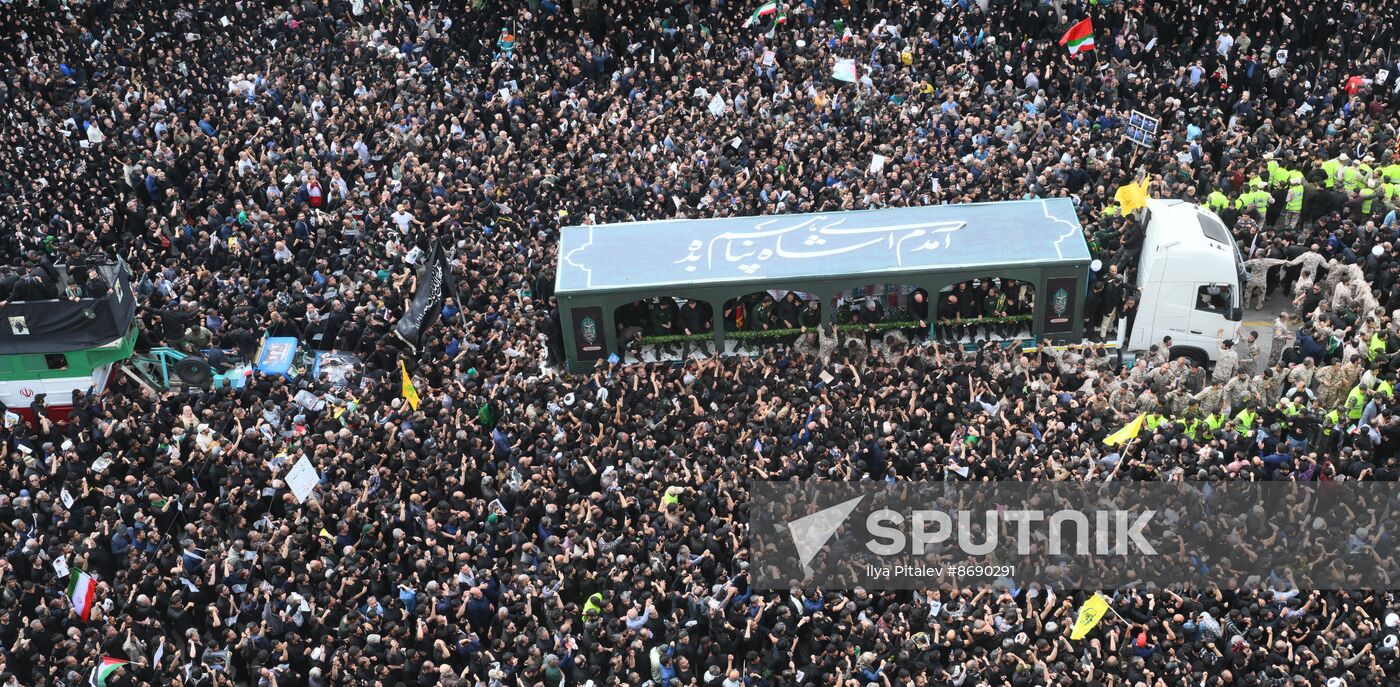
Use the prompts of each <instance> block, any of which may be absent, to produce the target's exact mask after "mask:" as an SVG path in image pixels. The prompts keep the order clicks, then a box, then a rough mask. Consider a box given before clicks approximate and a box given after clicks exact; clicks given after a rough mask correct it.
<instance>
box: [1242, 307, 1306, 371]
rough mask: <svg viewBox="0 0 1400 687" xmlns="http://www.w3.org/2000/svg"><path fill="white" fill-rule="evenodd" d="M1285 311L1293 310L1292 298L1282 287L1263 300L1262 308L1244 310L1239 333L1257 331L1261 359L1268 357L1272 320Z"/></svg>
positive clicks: (1271, 335) (1245, 334)
mask: <svg viewBox="0 0 1400 687" xmlns="http://www.w3.org/2000/svg"><path fill="white" fill-rule="evenodd" d="M1285 311H1286V312H1292V311H1293V300H1292V299H1291V298H1289V297H1287V296H1286V295H1285V294H1284V292H1283V289H1279V290H1277V291H1275V292H1274V295H1273V297H1271V298H1269V299H1268V300H1266V301H1264V309H1263V310H1254V309H1253V308H1246V309H1245V311H1244V322H1242V323H1240V334H1241V335H1243V336H1248V335H1249V332H1251V331H1255V332H1259V357H1260V359H1261V360H1263V361H1267V360H1268V359H1269V351H1270V349H1271V347H1272V346H1273V341H1274V320H1276V319H1278V314H1279V313H1281V312H1285ZM1260 369H1262V367H1261V368H1260Z"/></svg>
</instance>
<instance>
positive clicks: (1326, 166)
mask: <svg viewBox="0 0 1400 687" xmlns="http://www.w3.org/2000/svg"><path fill="white" fill-rule="evenodd" d="M1341 168H1342V161H1341V160H1337V159H1332V160H1328V161H1326V162H1324V163H1322V171H1324V172H1326V173H1327V180H1326V181H1324V182H1322V183H1323V185H1325V186H1326V187H1327V188H1332V187H1334V186H1335V185H1336V183H1337V173H1338V171H1340V170H1341Z"/></svg>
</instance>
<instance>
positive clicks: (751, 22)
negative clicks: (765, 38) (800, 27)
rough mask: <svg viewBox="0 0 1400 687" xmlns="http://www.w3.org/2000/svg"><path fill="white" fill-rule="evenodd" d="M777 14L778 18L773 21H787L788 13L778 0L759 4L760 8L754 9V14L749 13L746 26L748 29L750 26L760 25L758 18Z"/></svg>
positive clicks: (775, 22)
mask: <svg viewBox="0 0 1400 687" xmlns="http://www.w3.org/2000/svg"><path fill="white" fill-rule="evenodd" d="M775 14H776V15H777V18H776V19H775V20H774V21H773V23H774V24H781V23H783V22H784V21H787V13H786V12H783V11H782V8H780V7H778V3H777V2H776V0H768V2H765V3H763V4H762V5H759V6H758V9H756V10H754V11H753V14H751V15H749V18H748V19H747V20H745V21H744V28H746V29H747V28H749V27H750V26H758V20H760V19H762V18H764V17H770V16H773V15H775Z"/></svg>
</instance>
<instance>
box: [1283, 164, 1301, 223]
mask: <svg viewBox="0 0 1400 687" xmlns="http://www.w3.org/2000/svg"><path fill="white" fill-rule="evenodd" d="M1302 216H1303V178H1302V177H1301V176H1300V177H1292V176H1290V177H1289V179H1288V193H1287V194H1286V195H1284V197H1283V216H1282V218H1280V220H1279V222H1280V224H1282V226H1283V228H1285V229H1293V228H1295V227H1297V226H1298V218H1299V217H1302Z"/></svg>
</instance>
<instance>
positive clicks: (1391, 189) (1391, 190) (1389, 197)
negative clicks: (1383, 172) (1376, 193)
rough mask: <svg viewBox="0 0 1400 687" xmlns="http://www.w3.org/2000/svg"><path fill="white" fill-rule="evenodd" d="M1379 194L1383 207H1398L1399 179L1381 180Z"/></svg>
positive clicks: (1399, 194) (1399, 201)
mask: <svg viewBox="0 0 1400 687" xmlns="http://www.w3.org/2000/svg"><path fill="white" fill-rule="evenodd" d="M1380 195H1381V203H1382V204H1383V205H1384V206H1385V207H1387V208H1393V207H1400V181H1389V180H1387V181H1382V182H1381V190H1380Z"/></svg>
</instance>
